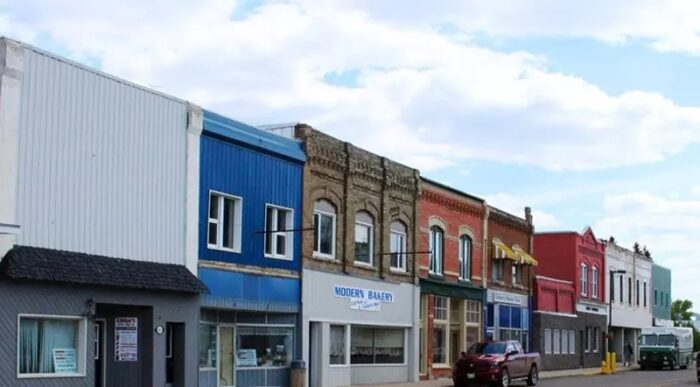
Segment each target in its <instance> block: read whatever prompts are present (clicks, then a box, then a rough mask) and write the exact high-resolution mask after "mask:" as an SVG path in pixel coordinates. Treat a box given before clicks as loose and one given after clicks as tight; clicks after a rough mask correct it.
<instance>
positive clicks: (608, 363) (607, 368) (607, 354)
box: [605, 352, 612, 375]
mask: <svg viewBox="0 0 700 387" xmlns="http://www.w3.org/2000/svg"><path fill="white" fill-rule="evenodd" d="M611 359H612V356H610V352H605V364H606V365H607V367H606V370H605V374H607V375H610V373H611V372H612V368H611V367H612V365H611V364H610V360H611Z"/></svg>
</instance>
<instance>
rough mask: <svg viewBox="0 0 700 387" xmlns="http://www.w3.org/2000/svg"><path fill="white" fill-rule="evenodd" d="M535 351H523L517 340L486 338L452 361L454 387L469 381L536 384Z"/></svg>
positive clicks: (492, 383) (537, 356)
mask: <svg viewBox="0 0 700 387" xmlns="http://www.w3.org/2000/svg"><path fill="white" fill-rule="evenodd" d="M539 365H540V354H539V353H525V351H523V347H522V346H521V345H520V343H519V342H517V341H488V342H483V343H476V344H474V345H472V346H471V348H469V350H468V351H467V352H466V353H462V356H460V358H459V359H457V361H455V364H454V367H453V369H452V381H453V382H454V385H455V387H463V386H468V385H470V384H472V383H479V384H484V383H486V384H491V385H494V386H503V387H508V386H510V384H511V382H513V381H522V380H525V381H526V382H527V385H528V386H534V385H536V384H537V379H538V376H539V374H538V372H539Z"/></svg>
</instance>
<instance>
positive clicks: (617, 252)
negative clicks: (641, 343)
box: [605, 243, 653, 329]
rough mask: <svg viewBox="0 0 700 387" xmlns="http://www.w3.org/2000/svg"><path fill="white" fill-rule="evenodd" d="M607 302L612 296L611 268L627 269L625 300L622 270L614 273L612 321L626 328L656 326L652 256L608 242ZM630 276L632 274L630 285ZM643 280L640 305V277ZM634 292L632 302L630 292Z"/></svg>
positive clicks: (624, 281)
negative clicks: (637, 286)
mask: <svg viewBox="0 0 700 387" xmlns="http://www.w3.org/2000/svg"><path fill="white" fill-rule="evenodd" d="M605 265H606V272H605V275H606V278H605V302H609V300H610V270H625V271H626V272H627V273H625V274H624V275H622V276H623V278H624V280H623V281H622V282H623V289H624V290H623V295H624V302H623V303H620V300H619V297H620V296H619V294H620V274H616V275H615V277H614V281H615V285H614V290H615V295H614V298H613V302H612V312H611V313H612V325H613V326H615V327H625V328H636V329H641V328H647V327H650V326H652V307H653V305H652V302H653V299H652V290H651V260H650V259H649V258H646V257H644V256H642V255H639V254H635V253H633V252H632V251H630V250H627V249H625V248H623V247H620V246H618V245H616V244H614V243H608V245H607V247H606V250H605ZM628 278H632V288H631V289H630V288H629V281H628ZM637 280H639V283H640V285H639V289H640V296H639V306H638V305H637V299H636V281H637ZM645 282H646V284H647V286H646V293H647V294H646V299H647V302H646V307H645V306H644V283H645ZM630 291H631V292H632V305H630V304H629V303H628V294H629V292H630Z"/></svg>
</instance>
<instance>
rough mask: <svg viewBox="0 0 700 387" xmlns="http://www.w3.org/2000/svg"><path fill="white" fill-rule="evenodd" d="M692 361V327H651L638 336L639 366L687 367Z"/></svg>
mask: <svg viewBox="0 0 700 387" xmlns="http://www.w3.org/2000/svg"><path fill="white" fill-rule="evenodd" d="M692 362H693V329H692V328H675V327H672V328H667V327H653V328H644V329H642V335H641V336H639V361H638V363H639V366H640V368H641V369H642V370H644V369H647V368H656V369H660V368H665V367H669V368H670V369H672V370H674V369H676V367H680V368H683V369H685V368H688V366H689V365H690V364H691V363H692Z"/></svg>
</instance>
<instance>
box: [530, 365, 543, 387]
mask: <svg viewBox="0 0 700 387" xmlns="http://www.w3.org/2000/svg"><path fill="white" fill-rule="evenodd" d="M539 376H540V375H539V374H538V373H537V366H536V365H534V364H533V365H532V367H530V373H529V374H527V385H528V386H536V385H537V380H538V379H539Z"/></svg>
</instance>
